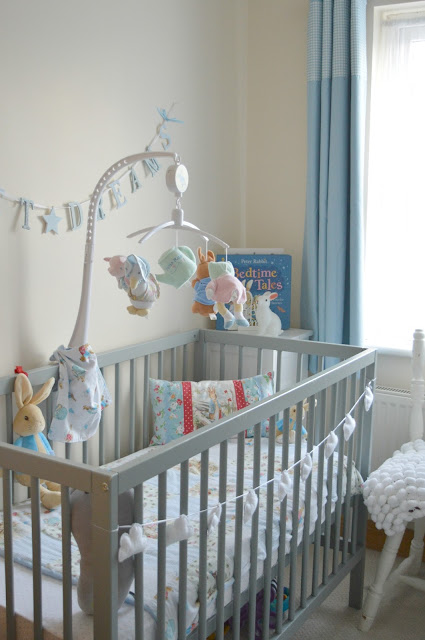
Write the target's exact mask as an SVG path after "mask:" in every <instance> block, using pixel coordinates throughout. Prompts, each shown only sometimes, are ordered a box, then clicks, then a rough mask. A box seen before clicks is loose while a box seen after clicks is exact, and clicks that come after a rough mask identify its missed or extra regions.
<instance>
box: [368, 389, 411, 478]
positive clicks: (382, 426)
mask: <svg viewBox="0 0 425 640" xmlns="http://www.w3.org/2000/svg"><path fill="white" fill-rule="evenodd" d="M410 406H411V400H410V392H409V391H407V390H405V389H392V388H391V387H380V386H376V387H375V400H374V405H373V440H372V443H373V444H372V462H371V470H372V471H373V470H374V469H377V468H378V467H379V466H380V465H381V464H382V463H383V462H384V461H385V460H386V459H387V458H390V457H391V456H392V454H393V453H394V451H396V449H399V448H400V446H401V445H402V444H403V443H404V442H408V441H409V415H410Z"/></svg>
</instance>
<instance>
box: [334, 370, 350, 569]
mask: <svg viewBox="0 0 425 640" xmlns="http://www.w3.org/2000/svg"><path fill="white" fill-rule="evenodd" d="M346 410H347V378H344V380H342V381H341V384H340V385H339V390H338V407H337V423H338V424H339V421H340V420H342V419H343V416H344V415H345V412H346ZM331 428H332V425H331ZM344 442H345V440H344V432H343V429H342V427H340V437H339V443H338V475H337V483H336V491H337V501H336V505H335V524H334V525H333V527H334V552H333V564H332V573H334V574H336V573H337V570H338V564H339V555H340V554H339V549H340V537H341V512H342V476H343V473H344Z"/></svg>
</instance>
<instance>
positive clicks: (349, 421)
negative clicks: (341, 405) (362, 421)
mask: <svg viewBox="0 0 425 640" xmlns="http://www.w3.org/2000/svg"><path fill="white" fill-rule="evenodd" d="M355 428H356V421H355V420H354V418H353V416H352V415H350V414H349V413H347V415H346V416H345V420H344V438H345V440H348V439H349V437H350V436H351V434H352V433H353V431H354V429H355Z"/></svg>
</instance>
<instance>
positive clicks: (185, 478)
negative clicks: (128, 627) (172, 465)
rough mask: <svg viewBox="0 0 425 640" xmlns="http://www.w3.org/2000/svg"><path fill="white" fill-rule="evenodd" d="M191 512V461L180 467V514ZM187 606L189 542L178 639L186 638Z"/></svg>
mask: <svg viewBox="0 0 425 640" xmlns="http://www.w3.org/2000/svg"><path fill="white" fill-rule="evenodd" d="M188 511H189V460H185V461H184V462H182V463H181V465H180V513H182V514H186V515H187V514H188ZM186 606H187V540H182V541H181V542H180V555H179V623H178V624H179V626H178V638H179V640H185V638H186Z"/></svg>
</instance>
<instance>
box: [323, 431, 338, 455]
mask: <svg viewBox="0 0 425 640" xmlns="http://www.w3.org/2000/svg"><path fill="white" fill-rule="evenodd" d="M338 442H339V438H338V436H337V435H336V433H335V431H331V432H330V434H329V435H328V437H327V439H326V444H325V458H326V460H327V459H328V458H330V457H331V455H332V454H333V452H334V451H335V448H336V446H337V444H338Z"/></svg>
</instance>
